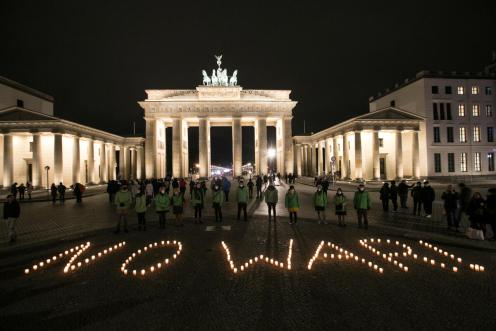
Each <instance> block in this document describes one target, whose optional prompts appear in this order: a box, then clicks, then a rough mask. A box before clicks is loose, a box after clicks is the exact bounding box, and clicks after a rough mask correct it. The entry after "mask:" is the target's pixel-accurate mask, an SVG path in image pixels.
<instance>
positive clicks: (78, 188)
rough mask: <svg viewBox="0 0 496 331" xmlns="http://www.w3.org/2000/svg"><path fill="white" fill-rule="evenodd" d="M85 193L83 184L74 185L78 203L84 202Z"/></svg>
mask: <svg viewBox="0 0 496 331" xmlns="http://www.w3.org/2000/svg"><path fill="white" fill-rule="evenodd" d="M83 191H84V188H83V186H82V184H80V183H76V184H74V195H75V196H76V203H81V202H83Z"/></svg>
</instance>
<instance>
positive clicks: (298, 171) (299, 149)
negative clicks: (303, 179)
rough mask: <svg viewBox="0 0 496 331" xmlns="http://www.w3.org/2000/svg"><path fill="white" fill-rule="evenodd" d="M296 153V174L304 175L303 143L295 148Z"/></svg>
mask: <svg viewBox="0 0 496 331" xmlns="http://www.w3.org/2000/svg"><path fill="white" fill-rule="evenodd" d="M295 153H296V175H297V176H301V175H302V164H301V156H302V146H301V144H296V148H295Z"/></svg>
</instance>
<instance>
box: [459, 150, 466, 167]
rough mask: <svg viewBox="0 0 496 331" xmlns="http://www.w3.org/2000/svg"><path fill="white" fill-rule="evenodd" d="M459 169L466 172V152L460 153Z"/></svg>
mask: <svg viewBox="0 0 496 331" xmlns="http://www.w3.org/2000/svg"><path fill="white" fill-rule="evenodd" d="M460 171H461V172H467V153H461V154H460Z"/></svg>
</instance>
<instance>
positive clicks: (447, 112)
mask: <svg viewBox="0 0 496 331" xmlns="http://www.w3.org/2000/svg"><path fill="white" fill-rule="evenodd" d="M446 119H447V120H448V121H451V119H452V118H451V103H447V104H446Z"/></svg>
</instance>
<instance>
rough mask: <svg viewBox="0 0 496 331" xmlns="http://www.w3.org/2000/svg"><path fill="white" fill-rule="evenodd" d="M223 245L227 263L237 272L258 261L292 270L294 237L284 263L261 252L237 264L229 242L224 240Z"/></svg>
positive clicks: (290, 241)
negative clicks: (228, 244) (232, 255)
mask: <svg viewBox="0 0 496 331" xmlns="http://www.w3.org/2000/svg"><path fill="white" fill-rule="evenodd" d="M221 245H222V248H223V249H224V251H225V253H226V260H227V263H229V268H230V269H231V271H232V272H233V273H235V274H236V273H238V272H242V271H245V270H248V268H249V267H252V266H254V265H256V264H257V263H267V264H271V265H272V266H274V268H276V269H287V270H291V257H292V256H293V239H290V240H289V248H288V256H287V258H286V264H284V263H283V262H282V261H278V260H275V259H273V258H269V257H268V256H264V255H263V254H260V255H259V256H255V257H252V258H250V259H248V260H247V261H246V262H245V263H241V264H240V265H238V266H236V265H235V264H234V261H233V259H232V258H231V251H230V250H229V247H228V246H227V244H226V243H225V242H223V241H222V242H221Z"/></svg>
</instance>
